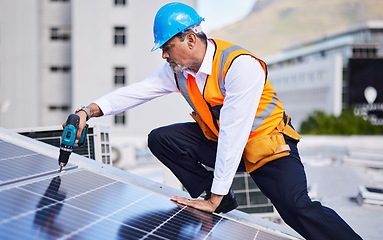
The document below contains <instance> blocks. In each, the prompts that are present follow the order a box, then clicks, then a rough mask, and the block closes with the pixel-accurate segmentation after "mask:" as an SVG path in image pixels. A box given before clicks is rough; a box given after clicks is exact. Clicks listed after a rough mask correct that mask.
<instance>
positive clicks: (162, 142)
mask: <svg viewBox="0 0 383 240" xmlns="http://www.w3.org/2000/svg"><path fill="white" fill-rule="evenodd" d="M285 139H286V143H287V144H289V146H290V148H291V152H290V155H289V156H286V157H282V158H279V159H277V160H274V161H271V162H269V163H267V164H265V165H264V166H262V167H260V168H259V169H257V170H255V171H253V172H252V173H250V176H251V178H252V179H253V180H254V181H255V183H256V184H257V186H258V187H259V188H260V190H261V191H262V192H263V194H265V195H266V196H267V197H268V198H269V199H270V200H271V202H272V203H273V205H274V206H275V208H276V209H277V211H278V213H279V214H280V215H281V217H282V219H283V220H284V221H285V222H286V223H287V224H288V225H289V226H291V227H292V228H293V229H294V230H295V231H297V232H298V233H299V234H301V235H302V236H303V237H304V238H306V239H320V240H324V239H334V240H335V239H345V240H346V239H347V240H350V239H361V238H360V237H359V236H358V235H357V234H356V233H355V232H354V231H353V230H352V229H351V227H350V226H348V225H347V223H346V222H345V221H344V220H343V219H342V218H341V217H340V216H339V215H338V214H337V213H336V212H335V211H333V210H332V209H330V208H327V207H324V206H322V205H321V204H320V203H319V202H313V201H311V199H310V198H309V196H308V195H307V182H306V174H305V171H304V168H303V165H302V162H301V160H300V158H299V153H298V149H297V141H295V140H293V139H291V138H289V137H285ZM148 146H149V149H150V150H151V151H152V153H153V154H154V155H155V156H156V157H157V158H158V159H159V160H160V161H161V162H162V163H163V164H164V165H165V166H167V167H168V168H169V169H170V170H171V171H172V172H173V174H174V175H175V176H176V177H177V178H178V179H179V180H180V182H181V183H182V185H183V186H184V187H185V188H186V190H187V191H188V192H189V194H190V195H191V196H192V197H193V198H196V197H198V196H200V195H201V194H202V193H203V192H204V191H205V190H206V189H209V190H210V186H211V183H212V180H213V172H211V171H208V170H207V169H206V168H205V167H204V166H203V165H202V164H204V165H206V166H209V167H212V168H214V164H215V157H216V151H217V143H216V142H214V141H210V140H208V139H207V138H205V136H204V135H203V133H202V131H201V130H200V128H199V126H198V124H197V123H179V124H173V125H170V126H166V127H161V128H157V129H154V130H153V131H152V132H151V133H150V134H149V137H148ZM201 163H202V164H201ZM237 171H240V172H241V171H245V167H244V162H243V160H242V161H241V163H240V165H239V167H238V169H237Z"/></svg>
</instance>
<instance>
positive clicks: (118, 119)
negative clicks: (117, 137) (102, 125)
mask: <svg viewBox="0 0 383 240" xmlns="http://www.w3.org/2000/svg"><path fill="white" fill-rule="evenodd" d="M125 123H126V116H125V112H121V113H118V114H116V115H114V124H115V125H125Z"/></svg>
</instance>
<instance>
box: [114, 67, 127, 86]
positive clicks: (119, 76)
mask: <svg viewBox="0 0 383 240" xmlns="http://www.w3.org/2000/svg"><path fill="white" fill-rule="evenodd" d="M125 76H126V73H125V67H115V68H114V85H116V86H119V85H122V86H124V85H125V83H126V77H125Z"/></svg>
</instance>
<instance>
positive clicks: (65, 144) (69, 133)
mask: <svg viewBox="0 0 383 240" xmlns="http://www.w3.org/2000/svg"><path fill="white" fill-rule="evenodd" d="M79 123H80V117H79V116H78V115H76V114H71V115H69V116H68V119H67V121H66V126H65V129H64V132H63V135H62V137H61V144H60V156H59V159H58V160H59V165H60V170H59V171H60V172H61V170H62V167H65V165H67V163H68V160H69V156H70V154H71V153H72V151H73V147H74V146H75V140H76V135H77V130H78V126H79ZM87 130H88V124H86V125H85V128H84V129H83V131H82V134H81V138H80V140H79V141H78V146H82V145H84V142H85V137H86V133H87Z"/></svg>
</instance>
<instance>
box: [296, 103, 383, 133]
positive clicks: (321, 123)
mask: <svg viewBox="0 0 383 240" xmlns="http://www.w3.org/2000/svg"><path fill="white" fill-rule="evenodd" d="M300 133H302V134H308V135H381V134H383V126H376V125H373V124H372V123H371V122H370V121H369V120H366V119H364V118H363V117H361V116H355V115H354V112H353V110H352V109H345V110H343V111H342V113H341V114H340V115H339V116H338V117H335V116H334V115H327V114H326V113H324V112H323V111H315V112H314V113H313V114H311V115H310V116H308V118H307V119H306V120H305V121H303V122H302V124H301V127H300Z"/></svg>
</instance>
